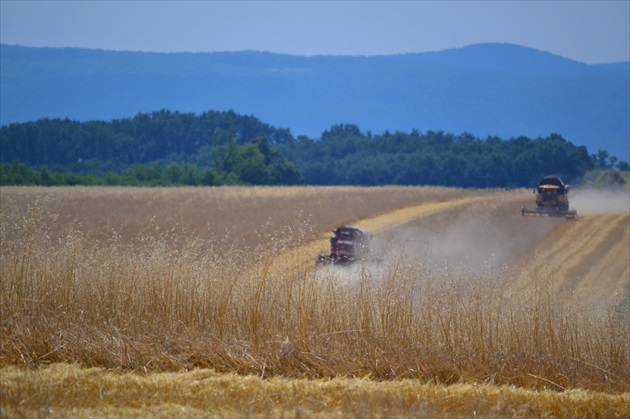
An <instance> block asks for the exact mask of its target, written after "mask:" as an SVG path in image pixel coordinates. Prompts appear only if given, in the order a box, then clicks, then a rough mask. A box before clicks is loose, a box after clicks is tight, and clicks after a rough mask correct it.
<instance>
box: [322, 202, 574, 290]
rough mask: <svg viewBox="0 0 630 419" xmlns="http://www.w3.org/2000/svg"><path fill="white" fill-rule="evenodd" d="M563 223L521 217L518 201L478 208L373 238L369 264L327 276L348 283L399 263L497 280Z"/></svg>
mask: <svg viewBox="0 0 630 419" xmlns="http://www.w3.org/2000/svg"><path fill="white" fill-rule="evenodd" d="M563 222H566V221H565V220H564V219H563V218H561V219H558V218H548V217H523V216H521V215H520V203H516V202H509V203H505V204H502V205H499V206H498V207H492V208H489V207H487V206H484V204H481V205H478V206H477V207H469V208H468V209H466V210H460V211H451V212H446V213H441V214H436V215H434V216H431V217H428V218H426V219H421V220H417V221H415V222H412V223H409V224H407V225H405V226H404V227H400V228H397V229H395V230H391V231H387V232H384V233H381V234H378V235H375V237H374V239H373V241H372V244H371V249H372V257H371V258H370V260H369V261H367V262H365V263H363V262H362V263H359V264H358V265H359V266H360V267H358V266H354V265H353V266H352V267H333V268H331V269H329V271H339V272H340V275H343V276H345V277H346V278H348V277H352V276H353V273H354V274H358V273H363V274H364V273H365V272H366V270H367V271H369V272H371V273H374V274H376V275H378V273H379V272H387V271H388V267H390V266H392V265H394V264H396V265H401V264H402V265H404V266H413V267H416V268H419V269H420V271H421V272H423V275H425V276H427V277H431V278H440V277H448V276H457V277H470V278H473V277H475V278H485V279H496V278H498V277H499V276H501V275H502V274H503V273H505V272H506V271H509V270H510V269H511V268H512V267H513V266H515V264H516V263H517V262H518V260H519V259H520V257H521V256H522V255H523V254H524V253H525V252H527V251H528V250H530V249H531V248H532V247H533V246H534V245H535V244H536V243H538V242H539V241H541V240H543V239H544V237H545V236H546V235H547V234H549V233H550V232H551V231H553V230H554V229H555V228H556V227H557V226H558V225H559V223H563ZM328 273H329V274H330V272H328Z"/></svg>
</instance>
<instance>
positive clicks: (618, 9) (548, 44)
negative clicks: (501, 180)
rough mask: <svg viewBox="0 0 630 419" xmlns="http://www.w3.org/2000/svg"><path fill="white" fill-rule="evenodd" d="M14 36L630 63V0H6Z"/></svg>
mask: <svg viewBox="0 0 630 419" xmlns="http://www.w3.org/2000/svg"><path fill="white" fill-rule="evenodd" d="M0 17H1V21H0V28H1V29H0V37H1V42H2V43H5V44H18V45H25V46H50V47H82V48H99V49H109V50H130V51H156V52H182V51H193V52H199V51H205V52H209V51H239V50H262V51H271V52H278V53H289V54H296V55H328V54H332V55H377V54H397V53H406V52H425V51H439V50H443V49H448V48H456V47H463V46H466V45H470V44H475V43H480V42H504V43H513V44H519V45H523V46H527V47H532V48H536V49H539V50H543V51H548V52H551V53H554V54H558V55H561V56H564V57H567V58H571V59H574V60H577V61H581V62H584V63H588V64H593V63H606V62H617V61H630V0H614V1H532V0H528V1H440V2H438V1H401V2H396V1H146V0H145V1H50V0H46V1H28V0H19V1H14V0H0Z"/></svg>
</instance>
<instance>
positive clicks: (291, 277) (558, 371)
mask: <svg viewBox="0 0 630 419" xmlns="http://www.w3.org/2000/svg"><path fill="white" fill-rule="evenodd" d="M309 192H310V191H309ZM142 193H144V192H142ZM433 193H436V197H437V191H433ZM462 194H463V192H461V191H457V192H455V191H450V190H447V191H445V195H444V199H452V198H454V197H458V196H461V195H462ZM480 194H486V195H492V196H494V197H495V198H496V197H499V196H503V195H502V193H500V192H492V191H484V192H476V193H474V194H473V195H480ZM338 199H340V198H338ZM518 199H520V198H518ZM505 202H506V203H505V204H502V205H504V206H501V207H500V208H503V209H505V208H506V206H507V205H508V204H509V205H512V204H513V203H514V202H516V201H515V200H514V199H511V200H506V201H505ZM392 206H393V207H397V206H398V205H392ZM463 208H468V209H469V211H473V209H474V206H466V207H463ZM495 210H496V211H499V210H497V209H496V208H495ZM259 211H264V208H260V209H259ZM383 211H384V207H381V208H380V209H379V210H374V211H373V213H378V212H383ZM8 212H9V211H5V208H4V207H3V215H2V219H1V230H0V234H2V236H1V238H2V249H1V254H0V255H1V262H2V263H1V266H0V275H1V278H2V283H1V288H0V336H1V338H0V339H1V344H2V346H1V349H0V366H2V367H3V369H4V370H5V371H7V372H6V374H7V377H9V372H10V371H12V370H10V369H6V368H8V367H9V366H11V365H16V366H21V367H24V368H27V369H31V368H38V367H42V366H45V365H49V364H56V363H68V364H77V365H79V366H81V367H83V368H104V369H107V370H122V371H129V372H134V373H139V374H162V373H165V372H183V371H190V370H197V369H211V370H213V371H214V372H215V373H225V374H238V375H239V376H247V375H255V376H257V377H259V378H262V379H271V378H274V377H275V378H276V379H277V378H283V379H311V380H325V379H337V378H361V379H363V380H366V381H364V382H369V383H376V382H380V381H387V382H394V381H396V382H397V381H399V380H416V382H419V383H423V384H426V385H429V384H433V385H455V384H459V385H463V384H469V385H482V386H485V385H491V386H503V385H505V386H516V387H518V388H523V389H529V390H540V391H542V390H550V391H557V392H565V391H569V390H576V389H577V390H585V391H593V392H605V393H610V394H623V393H625V394H626V396H627V392H628V391H629V384H630V382H629V380H628V377H629V376H630V367H629V363H628V357H629V355H630V352H629V346H630V335H629V332H628V328H627V321H628V319H627V318H626V317H624V316H623V315H619V312H618V311H615V310H614V309H613V308H614V307H613V305H611V306H610V310H608V311H606V310H604V311H602V310H598V311H594V310H592V309H591V308H590V307H589V305H588V304H586V303H585V304H582V305H579V306H578V305H575V304H571V302H570V301H569V300H567V299H566V298H564V297H563V295H562V294H561V293H556V292H551V291H552V289H553V278H552V277H551V276H548V275H542V274H541V275H538V276H534V277H532V278H530V279H529V286H528V287H526V288H524V289H523V288H522V287H521V288H518V289H517V288H515V287H512V284H513V283H520V282H519V281H521V279H520V277H519V272H517V271H514V270H513V269H511V268H510V266H509V265H506V266H504V268H503V269H499V270H498V271H497V269H494V268H493V269H489V268H488V265H484V264H480V265H477V266H475V267H472V266H468V267H467V266H466V265H462V266H459V267H458V268H457V269H454V268H453V265H451V264H450V262H449V260H448V259H447V258H441V257H439V258H438V256H437V254H436V255H435V256H434V257H435V259H434V260H428V259H427V258H426V257H423V258H418V257H409V254H408V253H405V251H404V250H405V247H402V248H400V249H397V250H396V251H389V252H386V253H385V255H384V257H383V258H382V260H381V261H380V263H366V264H363V265H356V266H354V267H353V268H350V269H346V268H331V269H327V270H317V269H315V265H314V263H302V264H297V263H295V259H293V258H283V257H280V255H282V254H285V253H286V252H287V251H289V250H291V251H293V252H296V251H297V252H298V255H299V258H301V259H304V260H314V259H313V258H314V255H311V254H300V253H299V252H300V251H301V250H300V249H302V248H300V247H299V246H297V245H299V244H300V243H304V242H306V241H307V240H310V239H311V238H312V237H313V235H312V234H313V233H312V232H316V231H321V230H320V228H321V225H322V224H321V223H322V221H321V220H318V221H315V222H313V221H312V220H311V221H307V220H304V221H303V222H302V224H300V223H298V224H297V225H296V226H291V227H290V228H284V229H281V230H280V231H281V234H267V235H264V234H263V235H261V236H260V237H261V238H260V239H259V240H260V241H259V242H254V243H251V244H250V245H248V246H239V245H238V244H239V242H238V241H233V240H230V239H229V237H227V238H226V237H222V238H220V239H212V240H209V239H205V238H203V237H200V236H196V237H192V236H189V237H186V239H182V236H181V233H180V232H179V231H178V230H170V231H167V232H166V233H164V234H162V233H160V234H149V233H148V232H152V230H144V233H138V235H137V236H135V237H133V238H132V239H122V238H120V237H119V236H116V235H115V234H113V235H112V236H110V237H109V238H108V239H107V240H104V239H101V240H99V241H95V240H93V239H92V236H90V232H89V231H83V230H82V229H81V228H80V223H79V224H75V225H74V227H67V226H65V228H60V227H59V226H56V225H55V224H54V223H56V222H58V217H55V216H54V215H53V214H50V213H49V212H47V211H46V210H44V208H43V207H42V206H41V204H40V205H35V204H32V205H31V208H30V210H29V211H28V212H26V213H23V214H22V215H23V217H22V218H20V217H15V216H10V214H8ZM515 213H516V211H515ZM270 214H271V213H270ZM471 214H474V211H473V212H471ZM469 216H470V214H469ZM507 216H509V215H506V217H507ZM442 217H443V215H442ZM449 219H450V220H451V221H453V220H455V219H457V218H456V216H455V215H454V214H451V215H450V218H449ZM435 220H437V218H435V219H434V221H435ZM309 223H311V224H309ZM552 223H557V221H553V222H552ZM314 225H315V226H317V227H314ZM548 227H549V228H553V227H554V224H549V226H548ZM140 231H143V230H142V229H140ZM252 249H255V250H252ZM407 250H409V249H408V248H407ZM525 250H526V249H521V250H520V251H523V252H525ZM414 254H415V255H418V254H419V253H417V252H416V253H414ZM429 257H433V256H429ZM440 264H444V265H442V266H441V268H440V269H437V267H438V266H440ZM594 313H597V315H594ZM11 374H12V373H11ZM295 382H296V383H298V382H301V381H295ZM7 383H8V381H5V380H4V379H3V381H2V391H3V392H4V393H3V394H2V396H3V400H9V401H10V403H17V402H18V401H19V400H18V399H19V396H18V395H16V393H13V392H11V388H15V387H11V386H9V384H7ZM440 388H441V387H440ZM365 391H369V390H365ZM440 391H441V390H440ZM626 396H622V399H621V400H622V401H621V404H620V406H621V408H622V411H623V409H625V408H627V406H628V404H627V397H626ZM624 397H625V398H624ZM468 400H469V399H468ZM558 403H560V402H558ZM593 409H595V408H593ZM7 412H8V411H7ZM11 412H16V410H11ZM403 412H404V411H403ZM408 412H411V411H408ZM448 412H451V413H453V414H460V413H462V412H465V410H464V411H462V410H453V411H447V413H446V414H449V413H448ZM457 412H459V413H457ZM486 412H487V413H489V412H490V411H488V410H486ZM585 412H587V413H586V414H587V415H588V412H589V411H588V409H587V410H586V411H585ZM592 412H597V410H592ZM615 412H617V413H618V412H619V410H615ZM259 413H260V412H259ZM613 413H614V412H613ZM617 413H615V414H617ZM261 414H262V415H263V416H264V412H263V413H261Z"/></svg>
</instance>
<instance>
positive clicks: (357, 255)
mask: <svg viewBox="0 0 630 419" xmlns="http://www.w3.org/2000/svg"><path fill="white" fill-rule="evenodd" d="M333 234H334V236H332V237H331V238H330V254H329V255H324V254H320V255H319V256H318V257H317V264H318V265H326V264H330V263H333V264H335V265H347V264H351V263H353V262H356V261H358V260H361V259H364V258H365V257H366V256H367V255H368V254H369V251H370V246H369V242H370V240H371V239H372V234H370V233H368V232H367V231H364V230H361V229H360V228H357V227H350V226H342V227H338V228H336V229H335V230H333Z"/></svg>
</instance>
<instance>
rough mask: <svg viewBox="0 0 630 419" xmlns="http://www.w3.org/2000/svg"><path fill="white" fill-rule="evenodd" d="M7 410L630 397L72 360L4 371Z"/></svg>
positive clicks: (363, 408)
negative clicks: (125, 368) (89, 364)
mask: <svg viewBox="0 0 630 419" xmlns="http://www.w3.org/2000/svg"><path fill="white" fill-rule="evenodd" d="M0 396H2V400H3V404H2V407H1V408H0V415H1V416H2V417H70V416H72V417H93V416H99V417H103V416H104V417H147V416H150V417H228V418H230V417H232V418H235V417H287V418H291V417H316V418H317V417H325V418H345V417H374V418H378V417H394V416H396V417H397V416H404V417H462V416H465V417H474V416H481V417H489V416H492V417H607V418H616V417H618V418H621V417H627V414H628V406H629V403H630V394H628V393H625V394H620V395H611V394H606V393H599V392H591V391H584V390H571V391H566V392H562V393H558V392H555V391H550V390H541V391H533V390H528V389H523V388H517V387H514V386H492V385H485V384H455V385H451V386H443V385H436V384H431V383H423V382H421V381H418V380H395V381H387V382H377V381H373V380H370V379H350V378H335V379H331V380H322V379H320V380H304V379H286V378H280V377H276V378H271V379H261V378H260V377H258V376H239V375H236V374H219V373H216V372H213V371H212V370H207V369H198V370H193V371H190V372H182V373H152V374H151V373H150V374H138V373H128V372H127V373H121V372H114V371H108V370H105V369H103V368H79V367H77V366H75V365H70V364H53V365H51V366H49V367H45V368H41V369H37V370H28V369H23V368H17V367H12V366H8V367H4V368H2V369H1V370H0Z"/></svg>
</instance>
